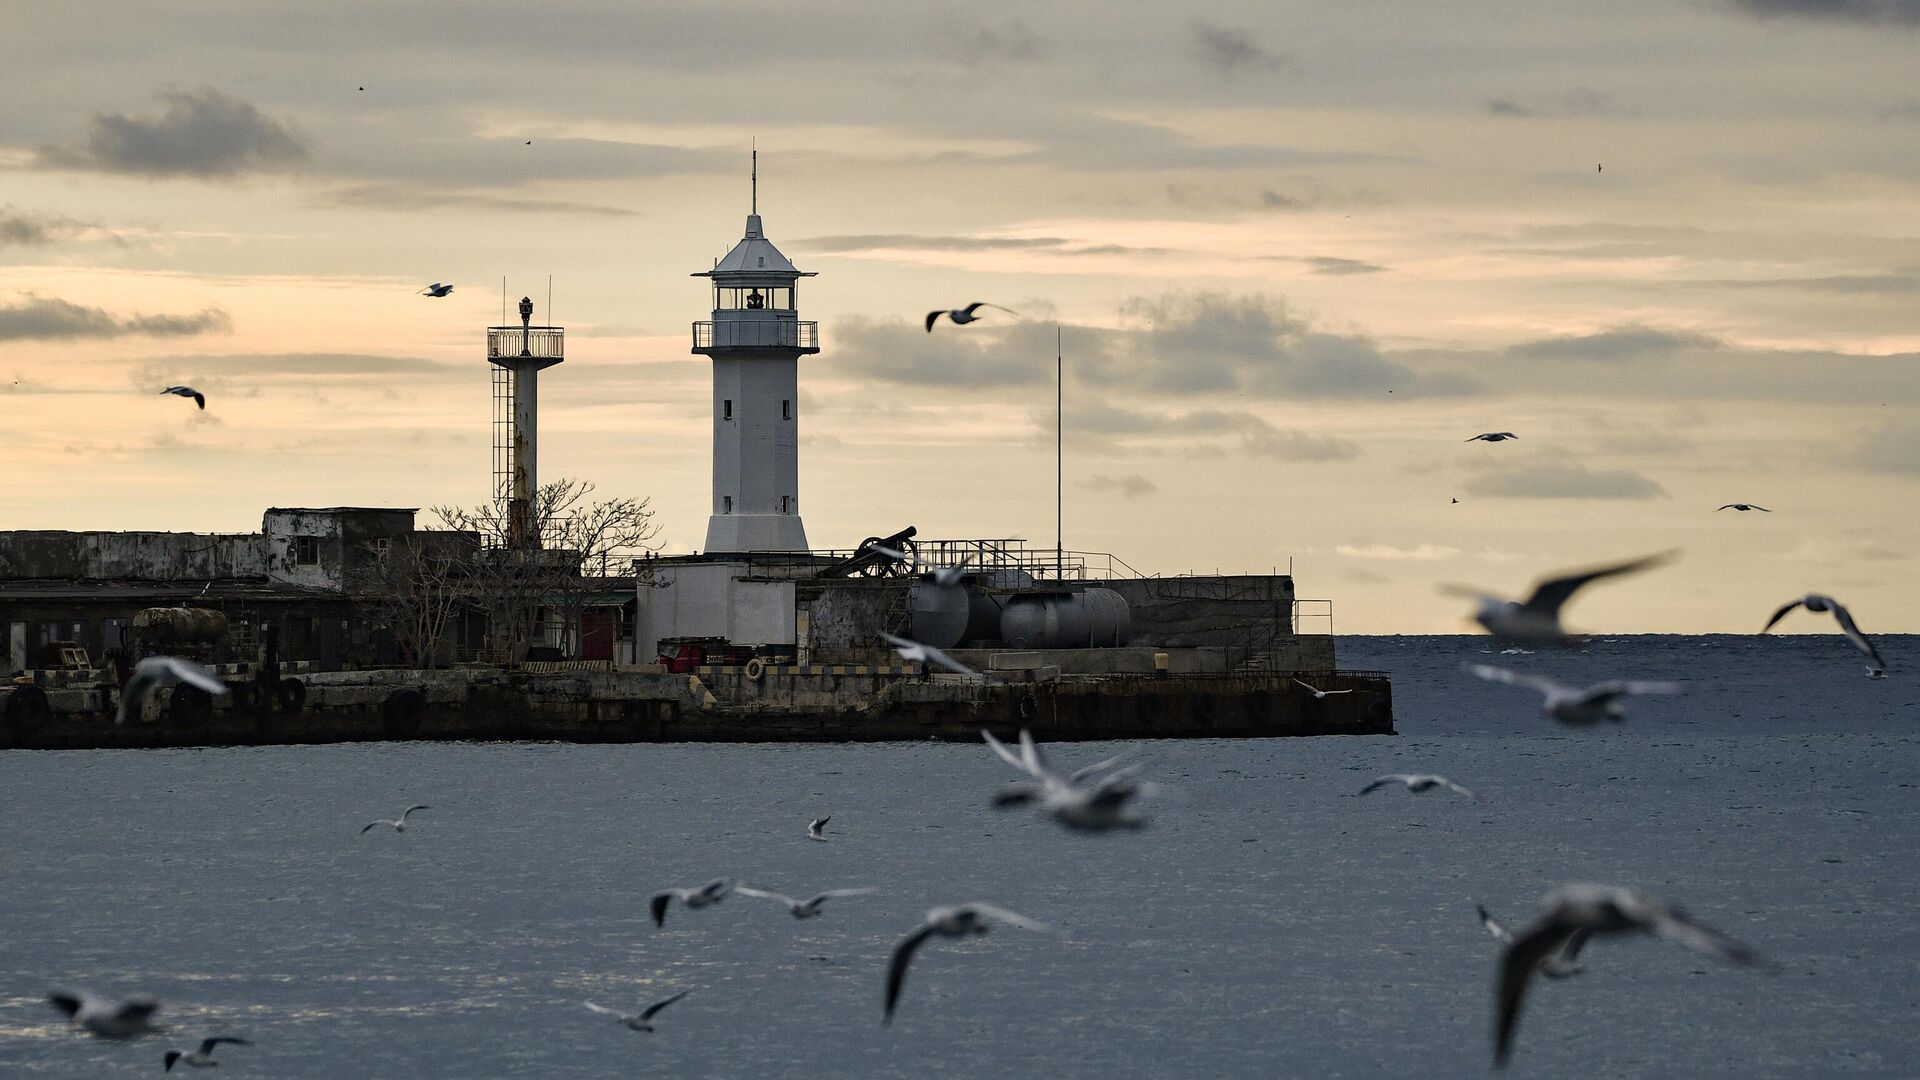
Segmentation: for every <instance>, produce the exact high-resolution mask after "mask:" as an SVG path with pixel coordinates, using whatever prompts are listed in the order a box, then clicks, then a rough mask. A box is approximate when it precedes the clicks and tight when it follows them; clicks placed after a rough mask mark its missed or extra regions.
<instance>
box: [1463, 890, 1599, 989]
mask: <svg viewBox="0 0 1920 1080" xmlns="http://www.w3.org/2000/svg"><path fill="white" fill-rule="evenodd" d="M1473 909H1474V910H1475V911H1478V912H1479V913H1480V925H1481V926H1484V927H1486V929H1487V933H1488V934H1489V935H1491V936H1492V937H1493V940H1495V941H1497V942H1499V943H1500V944H1502V945H1511V944H1513V931H1511V930H1508V929H1507V928H1506V927H1505V926H1503V925H1501V923H1500V920H1498V919H1496V918H1494V917H1493V914H1492V913H1491V912H1489V911H1488V910H1487V909H1486V907H1485V906H1484V905H1482V904H1475V905H1473ZM1592 936H1593V931H1591V930H1575V931H1574V932H1573V933H1571V934H1568V935H1567V943H1566V944H1565V945H1562V946H1560V951H1559V952H1557V953H1554V954H1553V955H1551V956H1546V957H1542V958H1541V960H1540V974H1542V975H1545V976H1546V977H1547V978H1549V979H1564V978H1567V977H1569V976H1572V975H1578V974H1580V972H1581V971H1583V970H1585V969H1583V968H1582V967H1581V966H1580V964H1579V957H1580V950H1581V949H1583V948H1585V947H1586V945H1587V939H1588V938H1591V937H1592Z"/></svg>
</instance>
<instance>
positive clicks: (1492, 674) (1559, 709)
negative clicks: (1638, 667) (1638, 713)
mask: <svg viewBox="0 0 1920 1080" xmlns="http://www.w3.org/2000/svg"><path fill="white" fill-rule="evenodd" d="M1466 670H1467V671H1468V672H1470V673H1471V674H1474V675H1478V676H1479V677H1481V678H1483V679H1485V680H1487V681H1488V682H1497V683H1506V684H1507V685H1509V686H1524V687H1527V688H1528V689H1530V690H1535V691H1538V692H1539V694H1540V696H1541V698H1542V699H1543V700H1542V701H1541V703H1540V714H1541V715H1542V716H1550V717H1552V718H1553V719H1555V720H1558V721H1560V722H1561V723H1563V724H1572V725H1574V726H1577V727H1584V726H1586V725H1589V724H1597V723H1599V722H1600V721H1602V720H1612V721H1614V722H1615V723H1618V722H1619V721H1621V720H1624V719H1626V714H1625V713H1624V712H1622V711H1621V709H1620V699H1621V698H1623V697H1627V696H1628V695H1630V694H1682V693H1685V692H1686V689H1687V688H1686V687H1685V686H1683V685H1681V684H1680V683H1675V682H1640V681H1633V680H1627V679H1609V680H1608V681H1606V682H1600V683H1594V684H1593V685H1592V686H1588V687H1585V688H1582V687H1578V686H1569V685H1567V684H1566V683H1563V682H1561V681H1559V680H1558V679H1549V678H1547V677H1546V676H1544V675H1522V674H1520V673H1519V672H1517V671H1508V670H1507V669H1506V668H1502V667H1494V666H1493V665H1492V664H1467V665H1466Z"/></svg>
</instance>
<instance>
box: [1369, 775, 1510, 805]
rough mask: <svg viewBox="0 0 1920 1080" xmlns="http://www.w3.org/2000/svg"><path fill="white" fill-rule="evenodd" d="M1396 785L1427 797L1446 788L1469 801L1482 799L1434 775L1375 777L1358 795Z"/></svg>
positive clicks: (1442, 777) (1444, 778)
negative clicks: (1430, 793)
mask: <svg viewBox="0 0 1920 1080" xmlns="http://www.w3.org/2000/svg"><path fill="white" fill-rule="evenodd" d="M1395 784H1400V785H1402V786H1404V787H1405V788H1406V789H1407V790H1408V791H1410V792H1412V793H1414V794H1415V795H1425V794H1426V793H1427V792H1429V791H1434V790H1437V789H1440V788H1445V789H1446V790H1448V791H1451V792H1453V793H1454V794H1455V795H1465V796H1466V797H1467V798H1469V799H1477V798H1479V797H1480V796H1478V795H1475V794H1474V793H1473V792H1471V791H1468V790H1467V789H1466V788H1463V787H1461V786H1460V785H1459V784H1456V783H1454V782H1453V781H1451V780H1449V779H1447V778H1446V777H1444V776H1437V775H1435V774H1433V773H1389V774H1387V775H1386V776H1380V777H1375V778H1374V781H1373V783H1371V784H1368V785H1367V786H1366V787H1363V788H1361V789H1360V790H1359V792H1358V794H1360V795H1365V794H1367V793H1369V792H1373V791H1378V790H1380V789H1381V788H1383V787H1392V786H1393V785H1395Z"/></svg>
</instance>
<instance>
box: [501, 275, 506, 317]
mask: <svg viewBox="0 0 1920 1080" xmlns="http://www.w3.org/2000/svg"><path fill="white" fill-rule="evenodd" d="M500 325H501V326H505V325H507V275H505V274H501V275H500Z"/></svg>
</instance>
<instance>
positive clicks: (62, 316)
mask: <svg viewBox="0 0 1920 1080" xmlns="http://www.w3.org/2000/svg"><path fill="white" fill-rule="evenodd" d="M232 325H233V321H232V320H231V319H230V318H228V316H227V313H226V312H224V311H221V310H219V309H218V308H208V309H206V310H204V311H200V312H197V313H195V314H192V315H128V316H119V315H114V314H111V313H109V312H107V311H104V310H102V309H100V308H96V307H86V306H83V305H80V304H76V303H73V302H71V301H68V300H61V299H58V298H57V297H41V296H29V297H26V298H25V299H24V300H21V301H20V302H19V303H15V304H10V305H7V306H5V307H0V341H30V340H40V341H57V340H60V339H63V338H116V337H128V336H132V335H150V336H155V337H187V336H191V335H194V334H214V333H224V332H226V331H227V330H230V329H232Z"/></svg>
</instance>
